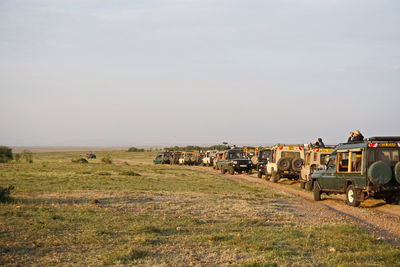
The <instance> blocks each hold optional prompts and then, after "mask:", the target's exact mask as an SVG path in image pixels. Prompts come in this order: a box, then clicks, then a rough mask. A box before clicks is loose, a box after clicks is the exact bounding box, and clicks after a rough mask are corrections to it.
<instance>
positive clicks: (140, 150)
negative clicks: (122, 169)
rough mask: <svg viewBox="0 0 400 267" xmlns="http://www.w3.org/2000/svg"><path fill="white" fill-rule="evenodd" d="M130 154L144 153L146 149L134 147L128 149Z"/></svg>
mask: <svg viewBox="0 0 400 267" xmlns="http://www.w3.org/2000/svg"><path fill="white" fill-rule="evenodd" d="M128 152H144V148H136V147H134V146H133V147H130V148H129V149H128Z"/></svg>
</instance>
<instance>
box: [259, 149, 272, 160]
mask: <svg viewBox="0 0 400 267" xmlns="http://www.w3.org/2000/svg"><path fill="white" fill-rule="evenodd" d="M269 155H271V151H270V150H263V151H260V156H259V158H260V159H268V157H269Z"/></svg>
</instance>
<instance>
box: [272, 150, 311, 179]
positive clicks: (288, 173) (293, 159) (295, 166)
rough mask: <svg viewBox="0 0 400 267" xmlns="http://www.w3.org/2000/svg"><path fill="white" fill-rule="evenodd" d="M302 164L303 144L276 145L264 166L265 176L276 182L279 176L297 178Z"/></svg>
mask: <svg viewBox="0 0 400 267" xmlns="http://www.w3.org/2000/svg"><path fill="white" fill-rule="evenodd" d="M303 164H304V147H303V145H279V144H278V145H276V146H274V147H273V148H272V150H271V156H270V160H269V161H268V163H267V165H266V166H265V178H266V179H271V181H272V182H274V183H276V182H278V181H279V179H281V178H287V179H291V180H297V179H299V177H300V171H301V167H302V166H303Z"/></svg>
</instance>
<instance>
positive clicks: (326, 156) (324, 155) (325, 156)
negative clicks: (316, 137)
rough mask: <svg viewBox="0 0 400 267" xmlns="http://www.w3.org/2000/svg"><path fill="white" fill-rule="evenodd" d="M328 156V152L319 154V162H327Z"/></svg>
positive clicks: (322, 163)
mask: <svg viewBox="0 0 400 267" xmlns="http://www.w3.org/2000/svg"><path fill="white" fill-rule="evenodd" d="M329 156H330V154H321V158H320V161H319V163H320V164H321V165H325V164H326V163H328V160H329Z"/></svg>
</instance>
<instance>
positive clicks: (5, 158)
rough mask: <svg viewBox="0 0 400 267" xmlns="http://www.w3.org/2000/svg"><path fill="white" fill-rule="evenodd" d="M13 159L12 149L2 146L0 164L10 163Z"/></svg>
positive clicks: (0, 148) (0, 147)
mask: <svg viewBox="0 0 400 267" xmlns="http://www.w3.org/2000/svg"><path fill="white" fill-rule="evenodd" d="M12 159H13V155H12V149H11V148H9V147H7V146H0V163H6V162H9V161H10V160H12Z"/></svg>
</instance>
